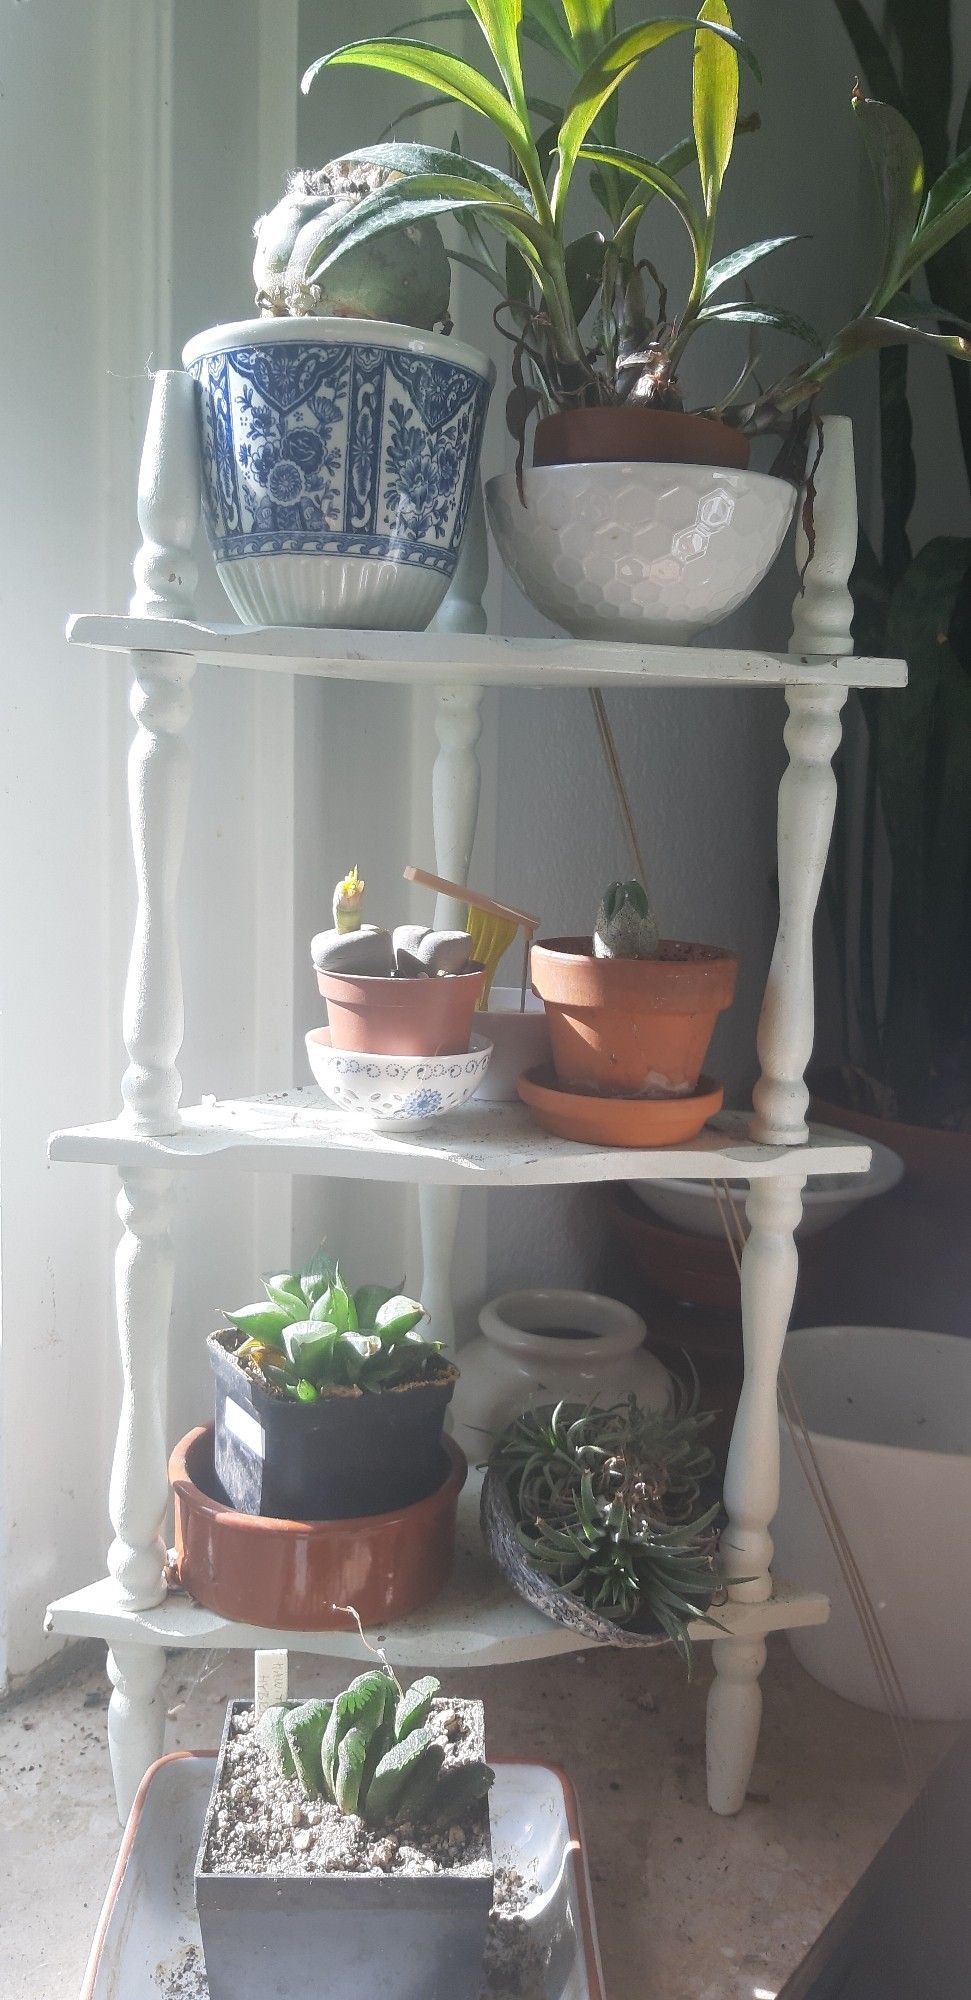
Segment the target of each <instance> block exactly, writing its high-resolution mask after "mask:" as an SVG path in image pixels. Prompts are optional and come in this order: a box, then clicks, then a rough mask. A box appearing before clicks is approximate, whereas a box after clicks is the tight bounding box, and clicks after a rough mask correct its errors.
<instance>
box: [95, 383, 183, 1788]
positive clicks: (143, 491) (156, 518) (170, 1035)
mask: <svg viewBox="0 0 971 2000" xmlns="http://www.w3.org/2000/svg"><path fill="white" fill-rule="evenodd" d="M192 395H193V385H192V383H191V381H190V380H189V377H188V376H186V375H184V374H182V373H181V371H179V370H167V371H165V372H164V373H162V374H160V375H157V376H156V377H155V384H154V389H153V395H152V407H151V412H150V415H149V421H148V428H147V431H146V435H145V447H144V451H143V453H142V462H141V471H140V475H139V487H138V518H139V523H140V526H141V530H142V537H143V539H142V546H141V549H140V550H139V553H138V555H137V556H136V558H135V585H136V589H135V595H134V597H133V599H132V610H133V612H135V613H138V614H140V615H141V616H143V617H151V618H159V619H161V618H165V617H170V618H171V617H178V616H186V615H188V616H191V613H192V593H193V590H194V587H195V565H194V563H193V561H192V555H191V545H192V540H193V537H194V535H195V530H196V524H197V522H198V518H199V470H198V450H197V444H196V433H195V417H194V411H193V405H192ZM132 669H133V674H134V684H133V688H132V697H131V707H132V714H133V715H134V717H135V721H136V724H137V728H136V731H135V737H134V741H133V743H132V747H131V752H130V755H129V760H128V792H129V810H130V817H131V833H132V849H133V853H134V859H135V879H136V883H137V889H138V907H137V912H136V917H135V930H134V936H133V939H132V949H131V958H130V960H129V966H128V979H127V983H126V987H125V1010H124V1036H125V1046H126V1048H127V1050H128V1057H129V1063H128V1068H127V1070H126V1072H125V1076H124V1078H123V1081H122V1097H123V1099H124V1112H123V1117H124V1120H125V1123H126V1124H128V1125H130V1126H131V1127H132V1128H133V1129H134V1130H135V1131H137V1132H144V1133H149V1134H152V1135H158V1134H163V1133H173V1132H178V1130H179V1128H180V1124H181V1117H180V1112H179V1099H180V1096H181V1092H182V1083H181V1078H180V1076H179V1072H178V1068H177V1066H176V1065H177V1058H178V1054H179V1050H180V1048H181V1045H182V1033H183V1006H182V972H181V966H180V962H179V942H178V932H177V926H176V910H175V901H176V890H177V886H178V877H179V868H180V864H181V860H182V848H183V843H184V839H185V825H186V815H187V811H188V799H189V753H188V747H187V745H186V743H185V741H184V738H183V731H184V729H185V726H186V723H187V721H188V719H189V714H190V711H191V706H192V698H191V694H190V691H189V689H190V682H191V680H192V675H193V673H194V671H195V661H194V660H193V659H192V658H191V657H190V656H189V655H186V654H178V653H175V654H171V653H157V652H140V653H135V654H133V655H132ZM173 1184H174V1176H173V1174H172V1173H171V1172H170V1171H168V1170H166V1169H162V1168H146V1169H141V1168H139V1169H132V1170H131V1171H129V1172H126V1173H124V1174H123V1175H122V1190H121V1194H120V1196H119V1198H118V1213H119V1216H120V1217H121V1221H122V1224H123V1226H124V1233H123V1235H122V1239H121V1242H120V1244H119V1247H118V1253H117V1257H116V1261H115V1294H116V1308H117V1318H118V1339H119V1345H120V1349H121V1362H122V1377H123V1389H122V1406H121V1416H120V1419H119V1425H118V1436H117V1441H116V1445H115V1453H114V1459H113V1463H112V1471H111V1485H110V1490H109V1513H110V1516H111V1523H112V1527H113V1528H114V1531H115V1539H114V1541H113V1543H112V1545H111V1548H110V1550H109V1553H108V1569H109V1573H110V1575H111V1576H112V1577H113V1579H114V1582H115V1588H116V1590H117V1594H118V1600H119V1603H120V1604H121V1605H122V1606H123V1607H124V1608H126V1609H128V1610H136V1611H144V1610H148V1609H150V1608H151V1607H152V1606H153V1605H156V1604H160V1603H161V1602H162V1601H163V1599H164V1597H165V1579H164V1575H163V1564H164V1560H165V1545H164V1542H163V1539H162V1524H163V1521H164V1517H165V1508H166V1503H167V1500H168V1479H167V1454H166V1437H165V1401H166V1398H165V1372H166V1357H167V1350H168V1336H169V1321H170V1318H171V1312H172V1291H173V1276H174V1258H173V1249H172V1236H171V1223H172V1207H173ZM164 1664H165V1655H164V1652H163V1650H162V1649H161V1648H160V1647H155V1646H141V1645H120V1646H115V1647H114V1649H113V1651H112V1652H111V1653H110V1654H109V1658H108V1673H109V1677H110V1679H111V1681H112V1684H113V1687H114V1694H113V1695H112V1698H111V1704H110V1708H109V1718H108V1740H109V1745H110V1749H111V1764H112V1771H113V1774H114V1780H115V1790H116V1794H117V1798H118V1810H119V1813H120V1815H121V1817H122V1818H123V1819H124V1817H125V1816H126V1815H127V1812H128V1809H129V1807H130V1805H131V1802H132V1799H133V1798H134V1795H135V1792H136V1790H137V1788H138V1785H139V1783H140V1781H141V1779H142V1777H143V1775H144V1773H145V1771H146V1770H147V1768H148V1766H149V1764H151V1763H152V1762H154V1760H155V1758H156V1757H158V1756H160V1755H161V1751H162V1740H163V1733H164V1712H163V1708H162V1702H161V1698H160V1695H159V1682H160V1680H161V1675H162V1670H163V1667H164Z"/></svg>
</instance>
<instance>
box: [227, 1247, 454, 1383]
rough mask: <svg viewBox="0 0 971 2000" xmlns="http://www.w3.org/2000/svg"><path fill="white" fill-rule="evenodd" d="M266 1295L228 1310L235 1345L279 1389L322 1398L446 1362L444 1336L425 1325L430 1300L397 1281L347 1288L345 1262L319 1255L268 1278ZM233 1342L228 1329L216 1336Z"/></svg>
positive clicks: (241, 1358)
mask: <svg viewBox="0 0 971 2000" xmlns="http://www.w3.org/2000/svg"><path fill="white" fill-rule="evenodd" d="M263 1289H264V1291H265V1292H266V1303H265V1304H264V1303H263V1302H262V1301H261V1302H259V1303H257V1304H256V1305H251V1306H243V1307H241V1309H240V1310H239V1312H235V1313H224V1314H223V1317H224V1319H227V1320H228V1321H229V1324H230V1326H231V1327H233V1328H234V1329H235V1331H236V1333H237V1335H238V1336H239V1344H238V1346H236V1347H235V1348H234V1349H233V1350H232V1351H233V1355H234V1358H235V1360H236V1361H238V1362H239V1363H240V1366H249V1367H250V1368H253V1369H256V1370H258V1371H259V1373H260V1374H261V1375H262V1376H263V1379H264V1380H265V1382H266V1383H267V1385H268V1386H269V1387H270V1388H271V1389H275V1390H277V1391H278V1393H279V1394H280V1395H283V1396H290V1397H292V1398H294V1399H295V1400H296V1401H297V1402H301V1403H315V1402H316V1401H317V1399H318V1397H319V1396H322V1395H326V1394H327V1393H328V1392H329V1391H331V1390H334V1389H346V1388H356V1389H371V1390H381V1389H395V1388H399V1387H400V1386H401V1385H402V1384H403V1383H406V1382H416V1381H419V1380H420V1379H421V1378H422V1377H423V1376H425V1375H427V1374H428V1372H429V1370H430V1369H432V1370H434V1368H436V1367H438V1366H439V1365H440V1363H439V1357H440V1355H441V1351H442V1350H441V1342H440V1341H432V1340H423V1338H422V1336H421V1334H420V1333H419V1332H418V1331H417V1329H418V1325H419V1322H420V1321H421V1320H422V1319H424V1317H425V1308H424V1306H423V1305H421V1304H420V1302H419V1301H418V1300H417V1299H408V1298H404V1297H402V1295H401V1294H400V1293H398V1292H395V1291H394V1289H393V1287H391V1286H390V1285H361V1286H360V1287H359V1289H358V1290H357V1291H356V1292H354V1293H353V1294H352V1293H350V1292H349V1291H348V1290H347V1287H346V1285H345V1284H344V1281H343V1279H342V1277H341V1274H340V1266H339V1265H338V1264H334V1263H332V1262H331V1261H330V1259H329V1258H326V1257H323V1256H322V1255H318V1256H317V1257H316V1258H315V1259H314V1262H313V1265H312V1266H311V1267H310V1269H309V1270H307V1271H304V1272H302V1273H301V1272H298V1271H287V1272H284V1273H282V1274H281V1275H280V1276H279V1277H274V1278H264V1280H263ZM214 1338H218V1339H221V1340H222V1342H223V1344H225V1341H226V1339H227V1338H228V1336H218V1335H217V1336H214Z"/></svg>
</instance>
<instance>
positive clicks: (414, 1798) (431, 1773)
mask: <svg viewBox="0 0 971 2000" xmlns="http://www.w3.org/2000/svg"><path fill="white" fill-rule="evenodd" d="M444 1762H445V1752H444V1750H443V1748H442V1745H441V1744H440V1743H434V1742H433V1743H429V1744H428V1745H427V1746H426V1748H425V1749H424V1750H423V1751H422V1753H421V1756H420V1757H419V1759H418V1762H417V1764H415V1765H414V1766H413V1767H412V1769H411V1770H410V1771H409V1773H408V1775H407V1777H406V1779H405V1782H404V1785H403V1786H402V1788H401V1791H400V1792H399V1793H398V1798H397V1802H396V1805H395V1818H396V1819H404V1818H405V1817H407V1818H408V1819H423V1818H424V1816H425V1814H426V1812H427V1811H428V1808H429V1806H430V1805H431V1803H432V1799H433V1797H434V1794H435V1790H436V1788H437V1786H438V1783H439V1780H440V1777H441V1774H442V1765H443V1764H444Z"/></svg>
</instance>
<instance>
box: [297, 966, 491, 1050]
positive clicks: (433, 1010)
mask: <svg viewBox="0 0 971 2000" xmlns="http://www.w3.org/2000/svg"><path fill="white" fill-rule="evenodd" d="M484 984H485V969H484V967H483V966H481V965H478V966H476V967H475V969H474V970H473V971H471V972H450V973H443V974H441V975H440V976H439V977H438V978H436V979H386V978H385V979H379V978H375V977H374V976H373V975H371V976H367V975H365V974H363V973H357V974H350V973H336V972H318V974H317V985H318V986H319V988H320V991H321V993H322V995H323V997H324V999H325V1000H326V1002H327V1021H328V1025H329V1027H330V1041H331V1047H332V1048H335V1049H348V1050H352V1051H353V1053H354V1054H355V1055H368V1056H463V1055H464V1054H465V1052H466V1050H467V1049H468V1046H469V1040H470V1037H471V1034H472V1016H473V1014H474V1013H475V1007H476V1002H477V1000H478V998H479V995H480V993H481V992H482V988H483V985H484Z"/></svg>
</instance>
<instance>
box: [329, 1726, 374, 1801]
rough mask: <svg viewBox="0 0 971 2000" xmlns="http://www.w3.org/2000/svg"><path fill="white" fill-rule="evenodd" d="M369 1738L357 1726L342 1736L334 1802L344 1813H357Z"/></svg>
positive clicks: (338, 1753) (338, 1755)
mask: <svg viewBox="0 0 971 2000" xmlns="http://www.w3.org/2000/svg"><path fill="white" fill-rule="evenodd" d="M367 1752H368V1738H367V1737H366V1736H365V1734H364V1731H363V1729H358V1728H357V1727H356V1726H353V1727H351V1728H350V1729H348V1730H347V1731H346V1732H345V1734H344V1735H343V1736H342V1737H341V1740H340V1743H339V1745H338V1749H337V1768H336V1770H335V1772H334V1802H335V1804H336V1805H337V1806H339V1808H340V1810H341V1812H342V1813H356V1812H357V1809H358V1800H359V1798H360V1794H361V1786H362V1783H363V1779H364V1762H365V1758H366V1757H367Z"/></svg>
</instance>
